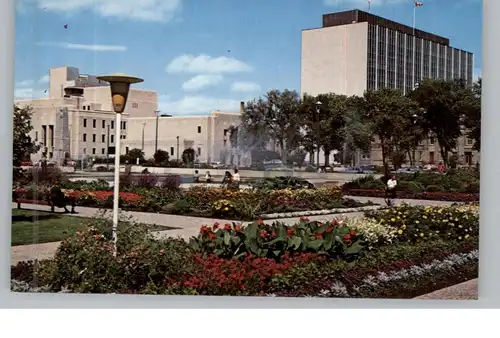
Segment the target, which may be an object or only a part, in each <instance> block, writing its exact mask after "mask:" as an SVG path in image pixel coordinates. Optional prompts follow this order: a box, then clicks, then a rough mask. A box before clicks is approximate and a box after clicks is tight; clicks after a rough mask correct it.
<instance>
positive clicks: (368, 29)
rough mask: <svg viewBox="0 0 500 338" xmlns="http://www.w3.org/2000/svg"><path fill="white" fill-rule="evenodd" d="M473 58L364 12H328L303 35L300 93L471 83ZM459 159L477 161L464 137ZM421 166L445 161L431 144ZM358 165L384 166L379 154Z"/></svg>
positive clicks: (440, 39) (376, 151) (436, 39)
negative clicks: (442, 81) (431, 81)
mask: <svg viewBox="0 0 500 338" xmlns="http://www.w3.org/2000/svg"><path fill="white" fill-rule="evenodd" d="M473 70H474V55H473V54H472V53H470V52H467V51H464V50H460V49H457V48H454V47H451V46H450V41H449V39H447V38H444V37H441V36H438V35H435V34H431V33H428V32H425V31H422V30H419V29H413V28H412V27H409V26H406V25H403V24H400V23H397V22H395V21H391V20H387V19H385V18H382V17H379V16H376V15H373V14H370V13H367V12H363V11H360V10H350V11H344V12H338V13H331V14H324V15H323V26H322V27H321V28H314V29H306V30H303V31H302V61H301V94H302V95H304V94H309V95H314V96H315V95H318V94H323V93H336V94H343V95H349V96H351V95H358V96H361V95H363V93H364V92H365V91H366V90H367V89H379V88H394V89H400V90H401V91H402V92H403V93H405V94H406V93H408V92H409V91H411V90H412V89H414V87H415V85H418V83H419V81H421V80H422V79H424V78H432V79H446V80H448V79H463V80H465V81H466V83H467V85H469V86H472V84H473V76H474V75H473ZM459 145H460V146H459V149H457V152H458V155H459V157H460V158H463V159H464V162H466V163H475V162H476V161H477V160H478V154H477V152H474V151H472V144H471V141H470V140H465V139H460V140H459ZM418 151H419V152H421V153H422V154H421V159H422V160H421V162H425V163H437V162H439V161H441V160H442V159H441V156H440V153H439V148H438V146H437V145H434V144H431V143H430V141H428V142H424V144H423V145H422V146H421V147H420V148H419V150H418ZM357 162H358V164H372V163H373V164H380V163H381V150H380V148H378V147H377V144H374V147H373V150H372V152H371V153H370V154H360V155H359V156H358V161H357Z"/></svg>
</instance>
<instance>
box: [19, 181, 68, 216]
mask: <svg viewBox="0 0 500 338" xmlns="http://www.w3.org/2000/svg"><path fill="white" fill-rule="evenodd" d="M13 199H14V201H15V202H16V203H17V208H18V209H21V204H37V205H49V206H50V211H51V212H55V208H56V207H57V208H61V209H64V212H66V213H72V214H74V213H76V212H75V206H76V198H75V197H74V196H68V195H67V194H65V193H64V191H63V190H62V189H61V188H59V187H52V188H51V189H50V191H49V194H48V198H47V199H48V201H45V200H43V199H42V200H38V199H36V200H35V199H27V198H22V197H20V196H18V193H17V192H16V191H15V190H14V191H13ZM68 205H69V206H71V211H69V210H68V208H67V206H68Z"/></svg>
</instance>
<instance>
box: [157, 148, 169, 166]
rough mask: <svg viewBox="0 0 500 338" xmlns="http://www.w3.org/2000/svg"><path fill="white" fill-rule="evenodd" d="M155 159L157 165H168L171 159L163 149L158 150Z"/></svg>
mask: <svg viewBox="0 0 500 338" xmlns="http://www.w3.org/2000/svg"><path fill="white" fill-rule="evenodd" d="M153 157H154V159H155V163H156V164H161V163H166V162H168V159H169V155H168V152H167V151H165V150H162V149H158V150H157V151H156V153H155V154H154V156H153Z"/></svg>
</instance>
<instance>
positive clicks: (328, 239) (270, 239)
mask: <svg viewBox="0 0 500 338" xmlns="http://www.w3.org/2000/svg"><path fill="white" fill-rule="evenodd" d="M190 245H191V247H192V248H193V249H194V250H195V251H196V252H198V253H200V254H201V255H202V256H203V257H206V256H208V255H216V256H218V257H223V258H240V257H243V256H244V255H245V254H251V255H255V256H258V257H267V258H273V259H275V260H278V261H279V260H281V259H282V257H283V256H284V255H285V254H286V253H292V252H297V253H300V252H312V253H323V254H328V255H330V256H335V257H337V256H341V257H344V258H349V257H351V256H356V255H357V254H358V253H359V252H360V251H361V250H362V249H363V240H362V238H360V237H359V236H358V234H357V233H356V231H355V230H354V229H350V228H348V227H346V226H343V225H342V224H340V223H338V222H337V221H333V222H327V223H320V222H309V221H308V220H307V219H304V218H303V219H301V220H300V222H298V223H297V224H295V225H294V226H292V227H288V226H286V225H285V224H283V223H280V222H274V223H272V224H265V223H264V222H263V221H261V220H259V221H257V222H253V223H251V224H249V225H247V226H245V227H241V226H240V225H236V224H233V225H231V224H225V225H224V226H223V227H219V224H218V223H215V224H214V225H213V227H209V226H202V227H201V229H200V234H199V235H198V237H193V238H191V239H190Z"/></svg>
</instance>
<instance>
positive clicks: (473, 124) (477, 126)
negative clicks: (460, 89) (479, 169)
mask: <svg viewBox="0 0 500 338" xmlns="http://www.w3.org/2000/svg"><path fill="white" fill-rule="evenodd" d="M481 87H482V80H481V78H479V79H478V80H477V81H476V82H475V83H474V86H473V87H472V91H471V92H470V93H469V94H470V95H466V96H465V97H464V99H465V100H463V101H464V102H465V103H466V104H464V106H465V107H466V110H467V113H466V123H465V125H466V127H467V129H468V132H467V137H469V138H471V139H472V140H474V149H476V150H481Z"/></svg>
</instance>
